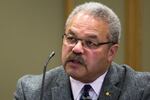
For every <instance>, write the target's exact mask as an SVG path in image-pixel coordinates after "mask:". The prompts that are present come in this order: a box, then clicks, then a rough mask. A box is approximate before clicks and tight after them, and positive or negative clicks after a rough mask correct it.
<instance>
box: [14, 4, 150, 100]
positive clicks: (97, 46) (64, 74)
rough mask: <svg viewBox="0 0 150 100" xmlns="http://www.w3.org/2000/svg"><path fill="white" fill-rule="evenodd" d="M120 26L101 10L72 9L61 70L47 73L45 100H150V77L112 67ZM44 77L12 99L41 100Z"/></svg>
mask: <svg viewBox="0 0 150 100" xmlns="http://www.w3.org/2000/svg"><path fill="white" fill-rule="evenodd" d="M120 35H121V25H120V21H119V19H118V17H117V16H116V14H115V13H114V12H113V11H112V10H111V9H110V8H108V7H106V6H105V5H102V4H100V3H96V2H89V3H85V4H82V5H79V6H78V7H76V8H75V9H74V10H73V12H72V13H71V14H70V16H69V17H68V19H67V21H66V27H65V33H64V35H63V45H62V66H59V67H56V68H55V69H52V70H50V71H48V72H47V73H46V78H45V85H44V92H43V93H44V96H43V100H150V73H148V72H147V73H146V72H145V73H142V72H135V71H134V70H133V69H131V68H130V67H129V66H127V65H118V64H116V63H114V62H113V59H114V57H115V55H116V53H117V50H118V47H119V39H120ZM41 82H42V75H37V76H32V75H27V76H24V77H23V78H21V79H20V80H19V81H18V84H17V90H16V92H15V96H14V99H15V100H39V98H40V93H41Z"/></svg>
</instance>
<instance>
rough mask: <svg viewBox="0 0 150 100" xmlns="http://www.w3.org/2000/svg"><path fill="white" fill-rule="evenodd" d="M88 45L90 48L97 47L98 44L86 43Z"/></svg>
mask: <svg viewBox="0 0 150 100" xmlns="http://www.w3.org/2000/svg"><path fill="white" fill-rule="evenodd" d="M86 45H87V46H88V47H95V46H97V44H96V43H95V42H93V41H86Z"/></svg>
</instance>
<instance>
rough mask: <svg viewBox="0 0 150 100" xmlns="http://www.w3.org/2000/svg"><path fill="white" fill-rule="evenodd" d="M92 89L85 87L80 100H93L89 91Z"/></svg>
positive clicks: (88, 86)
mask: <svg viewBox="0 0 150 100" xmlns="http://www.w3.org/2000/svg"><path fill="white" fill-rule="evenodd" d="M91 88H92V87H91V86H90V85H84V87H83V89H82V94H81V97H80V100H92V99H91V97H90V95H89V91H90V89H91Z"/></svg>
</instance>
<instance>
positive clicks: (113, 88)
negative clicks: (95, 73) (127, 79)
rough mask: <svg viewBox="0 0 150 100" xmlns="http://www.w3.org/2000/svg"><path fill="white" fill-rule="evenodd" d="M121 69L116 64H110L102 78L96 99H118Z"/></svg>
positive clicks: (121, 75) (121, 83)
mask: <svg viewBox="0 0 150 100" xmlns="http://www.w3.org/2000/svg"><path fill="white" fill-rule="evenodd" d="M123 73H124V72H123V70H122V68H119V67H118V65H116V64H112V65H111V67H110V68H109V70H108V73H107V75H106V77H105V79H104V83H103V85H102V90H101V93H100V95H99V99H98V100H118V99H119V96H120V94H121V87H122V86H123V82H122V81H123V80H122V79H124V78H123V76H124V75H123Z"/></svg>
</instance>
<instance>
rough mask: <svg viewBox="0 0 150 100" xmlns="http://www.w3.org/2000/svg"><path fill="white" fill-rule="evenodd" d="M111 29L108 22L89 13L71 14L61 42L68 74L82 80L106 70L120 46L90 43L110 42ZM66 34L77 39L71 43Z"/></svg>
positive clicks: (86, 80) (87, 79) (89, 79)
mask: <svg viewBox="0 0 150 100" xmlns="http://www.w3.org/2000/svg"><path fill="white" fill-rule="evenodd" d="M108 32H109V31H108V24H107V23H105V22H104V21H102V20H98V19H96V18H94V17H92V16H90V15H89V14H86V13H79V14H77V15H76V16H74V17H73V18H72V20H71V22H70V23H69V25H68V26H67V28H66V30H65V35H64V39H63V45H62V64H63V65H64V68H65V71H66V73H67V74H68V75H69V76H71V77H73V78H74V79H76V80H79V81H82V82H92V81H94V80H95V79H96V78H98V77H99V76H100V75H102V74H103V73H104V72H105V71H106V70H107V68H108V66H109V65H110V63H111V62H112V60H113V57H114V54H115V51H114V50H116V51H117V49H112V48H113V47H109V45H108V44H105V45H101V46H99V47H97V48H90V47H91V46H93V44H92V43H101V42H108V41H109V40H108ZM68 37H69V38H68ZM66 38H68V39H69V41H71V43H72V41H73V42H74V40H78V41H77V42H76V44H73V43H72V44H71V43H70V42H69V43H68V42H67V41H66ZM74 38H75V39H74ZM85 41H86V42H85Z"/></svg>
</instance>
